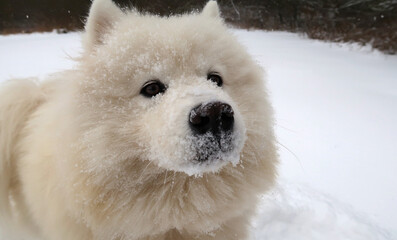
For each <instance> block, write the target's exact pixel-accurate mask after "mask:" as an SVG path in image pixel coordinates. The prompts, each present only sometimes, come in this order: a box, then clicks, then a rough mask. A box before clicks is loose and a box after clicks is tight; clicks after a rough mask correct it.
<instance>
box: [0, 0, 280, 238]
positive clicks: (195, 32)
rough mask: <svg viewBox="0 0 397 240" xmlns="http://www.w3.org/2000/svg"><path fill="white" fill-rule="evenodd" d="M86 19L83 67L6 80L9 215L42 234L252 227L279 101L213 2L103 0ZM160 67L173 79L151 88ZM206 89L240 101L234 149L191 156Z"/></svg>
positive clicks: (6, 219) (213, 231) (4, 183)
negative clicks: (131, 7)
mask: <svg viewBox="0 0 397 240" xmlns="http://www.w3.org/2000/svg"><path fill="white" fill-rule="evenodd" d="M86 30H87V31H86V34H85V39H84V44H85V48H84V49H85V52H84V54H83V55H82V57H81V59H80V60H79V67H78V69H76V70H72V71H68V72H62V73H59V74H56V75H54V76H53V77H51V78H50V79H48V80H47V81H45V82H44V83H40V84H39V85H36V84H34V83H32V82H29V81H28V80H23V81H22V80H18V81H13V82H12V83H9V84H6V86H3V87H2V90H1V95H0V99H1V102H0V130H1V131H0V144H1V145H0V147H1V148H0V150H1V153H0V154H1V155H0V167H1V168H0V176H1V179H0V180H1V181H0V204H1V206H0V210H1V217H0V219H1V221H2V223H4V224H7V225H8V226H10V225H13V226H24V227H26V229H29V231H30V232H32V234H33V233H34V234H36V235H37V236H39V238H41V239H48V240H59V239H61V240H62V239H65V240H69V239H73V240H80V239H81V240H82V239H84V240H87V239H88V240H89V239H99V240H101V239H104V240H108V239H133V240H134V239H148V240H149V239H150V240H155V239H158V240H160V239H173V240H177V239H246V238H247V233H248V227H249V220H250V218H251V216H252V214H253V213H254V212H255V206H256V203H257V201H258V195H259V194H261V193H263V192H264V191H266V190H267V189H268V188H269V187H270V186H271V185H272V184H273V182H274V178H275V164H276V163H277V158H276V151H275V146H274V135H273V129H272V125H273V119H272V111H271V107H270V105H269V103H268V101H267V94H266V90H265V86H264V85H263V76H262V71H261V69H260V68H259V67H258V66H257V64H256V63H255V62H254V61H253V60H252V59H251V58H250V56H249V55H248V54H247V53H246V51H245V50H244V49H243V48H242V47H241V45H240V44H239V43H238V42H237V41H236V40H235V38H234V36H232V34H231V33H229V32H228V30H227V29H226V27H225V25H224V23H223V20H222V19H221V18H220V17H219V10H218V6H217V5H216V2H213V1H211V2H209V3H208V4H207V6H206V7H205V8H204V10H203V13H201V14H191V15H182V16H173V17H169V18H160V17H157V16H151V15H139V14H137V13H132V12H126V13H123V12H121V10H119V9H118V8H117V7H116V6H115V5H114V4H113V3H111V2H110V0H95V1H94V3H93V6H92V8H91V10H90V16H89V18H88V20H87V26H86ZM211 71H216V72H218V73H219V74H220V75H221V76H222V77H223V79H224V85H223V86H222V87H221V88H220V87H217V86H215V84H213V83H212V82H210V81H208V80H207V74H208V73H209V72H211ZM152 79H158V80H160V81H162V82H163V83H165V84H166V85H167V86H168V89H167V91H166V92H165V93H164V94H160V95H158V96H156V97H154V98H152V99H150V98H145V97H143V96H142V95H140V94H139V92H140V89H141V88H142V86H143V84H144V83H145V82H146V81H148V80H152ZM210 101H222V102H226V103H228V104H230V105H231V106H232V107H233V110H234V112H235V129H234V137H233V146H234V148H233V149H234V151H232V152H231V153H229V154H224V155H222V154H221V155H220V156H219V160H214V161H213V162H210V163H206V164H197V163H194V162H193V161H191V160H192V146H196V145H197V144H198V142H199V141H202V140H203V139H202V138H195V137H194V136H193V135H192V133H191V132H190V130H189V127H188V114H189V112H190V110H191V109H192V108H193V107H194V106H197V105H198V104H200V103H205V102H210ZM2 227H4V225H3V226H2Z"/></svg>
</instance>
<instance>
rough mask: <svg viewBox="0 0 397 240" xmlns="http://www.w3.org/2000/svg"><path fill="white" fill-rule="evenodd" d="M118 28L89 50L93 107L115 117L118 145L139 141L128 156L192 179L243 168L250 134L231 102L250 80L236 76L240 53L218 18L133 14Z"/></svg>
mask: <svg viewBox="0 0 397 240" xmlns="http://www.w3.org/2000/svg"><path fill="white" fill-rule="evenodd" d="M120 14H121V13H120ZM112 24H113V25H112V29H109V30H108V31H109V32H108V33H107V34H105V35H104V36H101V39H100V41H101V42H100V43H97V44H96V45H93V46H90V48H91V50H90V51H92V53H91V54H92V55H91V56H89V57H88V58H90V59H89V61H88V64H89V66H88V67H87V69H88V72H87V74H88V77H89V79H88V80H87V81H86V83H85V84H87V85H85V87H87V88H89V89H91V93H90V92H89V93H88V94H87V95H89V96H88V97H89V98H90V100H93V101H94V104H97V103H98V102H100V101H103V99H108V100H109V101H108V102H107V103H106V100H105V101H104V103H103V109H101V111H100V112H101V113H106V112H112V113H111V115H110V116H109V119H107V120H104V124H109V123H110V124H114V125H116V126H117V132H115V133H113V134H119V136H116V139H114V140H115V141H119V139H123V140H125V139H128V138H131V139H133V140H137V139H138V140H139V147H138V148H136V147H135V146H126V147H127V149H126V150H125V151H129V149H133V150H134V151H137V152H139V155H140V156H139V158H140V159H144V160H148V161H150V162H152V163H153V164H155V165H157V166H159V167H161V168H163V169H165V170H172V171H178V172H184V173H187V174H188V175H193V174H194V175H201V174H202V173H205V172H217V171H219V170H220V169H221V168H222V167H223V166H225V165H227V164H234V165H235V164H237V163H238V162H239V159H240V153H241V150H242V148H243V145H244V141H245V136H246V132H245V126H244V120H243V118H242V116H241V113H240V108H241V107H242V106H241V105H240V106H239V103H238V99H236V98H234V96H233V94H236V89H235V88H239V87H240V86H244V84H241V82H242V81H247V80H246V79H241V76H236V74H235V72H236V67H238V68H244V65H243V66H236V64H235V60H232V59H236V56H237V58H238V59H240V58H241V56H240V53H239V51H241V50H240V47H239V46H236V43H235V42H234V39H232V40H230V39H229V38H230V33H228V32H227V30H226V28H225V27H224V26H223V23H222V20H221V19H220V17H219V16H216V15H215V16H211V15H210V13H201V14H197V15H195V16H180V17H174V18H170V19H163V18H158V17H153V16H138V15H136V14H134V13H132V14H130V15H127V16H121V17H118V18H117V20H115V22H114V23H112ZM91 44H92V43H91ZM236 47H237V49H235V48H236ZM242 64H244V63H242ZM244 71H246V70H245V69H244ZM247 84H249V83H247ZM239 90H242V89H239ZM98 98H100V99H98ZM95 109H97V107H96V108H95ZM127 141H128V140H127ZM128 148H129V149H128ZM134 154H137V153H134Z"/></svg>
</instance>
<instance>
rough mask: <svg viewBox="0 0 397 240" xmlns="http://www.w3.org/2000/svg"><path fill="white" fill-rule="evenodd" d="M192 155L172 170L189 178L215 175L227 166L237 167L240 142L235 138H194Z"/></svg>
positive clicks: (240, 147)
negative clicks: (209, 174) (205, 174)
mask: <svg viewBox="0 0 397 240" xmlns="http://www.w3.org/2000/svg"><path fill="white" fill-rule="evenodd" d="M193 142H194V147H193V149H192V154H191V156H190V158H189V159H187V161H184V162H182V163H180V164H178V166H176V167H175V168H174V169H173V170H174V171H179V172H184V173H186V174H187V175H189V176H196V177H200V176H202V175H203V174H204V173H217V172H219V171H221V170H222V168H223V167H225V166H226V165H228V164H232V165H233V166H235V165H237V164H238V163H239V161H240V153H241V151H242V141H239V139H238V138H237V139H236V138H235V136H232V135H227V136H223V137H220V138H219V137H214V136H212V135H208V136H201V137H200V138H197V137H194V141H193Z"/></svg>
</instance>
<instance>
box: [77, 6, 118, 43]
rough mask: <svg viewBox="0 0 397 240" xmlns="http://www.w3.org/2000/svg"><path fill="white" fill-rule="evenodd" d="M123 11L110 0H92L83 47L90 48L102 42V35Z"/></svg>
mask: <svg viewBox="0 0 397 240" xmlns="http://www.w3.org/2000/svg"><path fill="white" fill-rule="evenodd" d="M123 15H124V13H123V12H122V11H121V9H120V8H118V7H117V6H116V5H115V4H114V3H113V2H112V1H111V0H94V1H93V2H92V5H91V8H90V13H89V15H88V19H87V22H86V25H85V31H86V33H85V36H84V42H83V44H84V48H85V49H86V50H91V49H92V48H93V47H95V46H97V45H99V44H101V43H102V38H103V35H104V34H106V33H108V31H110V29H111V28H112V25H113V24H114V23H115V22H116V21H118V20H119V19H120V18H121V17H122V16H123Z"/></svg>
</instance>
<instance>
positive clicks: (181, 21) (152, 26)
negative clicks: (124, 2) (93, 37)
mask: <svg viewBox="0 0 397 240" xmlns="http://www.w3.org/2000/svg"><path fill="white" fill-rule="evenodd" d="M225 31H226V28H224V26H223V25H222V24H220V23H218V22H217V21H215V20H212V19H205V18H203V17H201V16H194V15H193V16H191V15H188V16H175V17H169V18H161V17H157V16H127V17H125V19H124V20H123V21H122V22H120V24H119V26H117V27H116V29H115V31H114V32H113V35H114V36H113V38H117V40H116V41H113V43H114V44H117V45H119V46H120V47H124V49H130V48H132V49H131V50H133V51H135V52H145V51H146V52H148V51H150V52H156V53H159V54H161V53H166V54H169V55H177V54H186V53H187V52H192V51H195V50H196V51H198V52H201V53H204V52H205V50H203V48H204V46H208V45H211V44H216V43H217V42H219V41H217V39H218V38H219V36H221V35H222V32H225ZM111 38H112V37H111ZM205 49H206V50H210V48H209V47H206V48H205ZM198 52H194V54H195V55H197V54H198Z"/></svg>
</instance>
